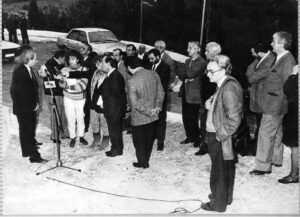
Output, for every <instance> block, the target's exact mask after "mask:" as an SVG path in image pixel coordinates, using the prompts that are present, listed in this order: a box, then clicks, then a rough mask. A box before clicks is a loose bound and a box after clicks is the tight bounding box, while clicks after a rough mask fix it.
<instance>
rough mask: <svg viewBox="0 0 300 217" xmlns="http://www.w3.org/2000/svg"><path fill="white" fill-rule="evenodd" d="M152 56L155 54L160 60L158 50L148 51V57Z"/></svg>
mask: <svg viewBox="0 0 300 217" xmlns="http://www.w3.org/2000/svg"><path fill="white" fill-rule="evenodd" d="M150 54H153V55H154V56H156V57H157V56H158V57H159V58H160V52H159V50H157V49H155V48H153V49H151V50H149V51H148V56H149V55H150Z"/></svg>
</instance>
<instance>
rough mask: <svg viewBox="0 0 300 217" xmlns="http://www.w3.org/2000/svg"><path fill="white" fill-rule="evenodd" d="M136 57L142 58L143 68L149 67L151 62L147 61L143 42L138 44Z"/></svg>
mask: <svg viewBox="0 0 300 217" xmlns="http://www.w3.org/2000/svg"><path fill="white" fill-rule="evenodd" d="M137 57H138V58H140V59H141V60H142V66H143V67H144V68H145V69H151V63H150V62H149V59H148V55H147V53H146V46H145V45H143V44H141V45H139V49H138V51H137Z"/></svg>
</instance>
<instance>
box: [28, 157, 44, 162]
mask: <svg viewBox="0 0 300 217" xmlns="http://www.w3.org/2000/svg"><path fill="white" fill-rule="evenodd" d="M29 161H30V163H44V162H48V160H45V159H43V158H41V157H36V158H31V157H30V158H29Z"/></svg>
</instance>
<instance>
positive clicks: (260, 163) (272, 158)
mask: <svg viewBox="0 0 300 217" xmlns="http://www.w3.org/2000/svg"><path fill="white" fill-rule="evenodd" d="M283 116H284V115H269V114H263V115H262V119H261V123H260V128H259V132H258V139H257V151H256V158H255V163H256V167H255V169H256V170H260V171H271V170H272V164H278V165H281V164H282V159H283V144H282V143H281V141H282V119H283Z"/></svg>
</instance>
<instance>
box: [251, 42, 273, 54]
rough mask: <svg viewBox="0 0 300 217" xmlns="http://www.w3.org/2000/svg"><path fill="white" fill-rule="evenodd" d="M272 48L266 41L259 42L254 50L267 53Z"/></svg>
mask: <svg viewBox="0 0 300 217" xmlns="http://www.w3.org/2000/svg"><path fill="white" fill-rule="evenodd" d="M269 50H270V45H269V44H268V43H266V42H259V43H257V44H256V45H255V46H254V51H255V52H256V53H258V52H263V53H267V52H268V51H269Z"/></svg>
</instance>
